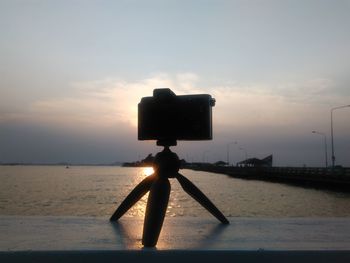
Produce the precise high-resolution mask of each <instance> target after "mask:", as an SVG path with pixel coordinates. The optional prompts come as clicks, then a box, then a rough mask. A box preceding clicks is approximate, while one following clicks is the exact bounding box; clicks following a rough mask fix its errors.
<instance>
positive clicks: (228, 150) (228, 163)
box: [226, 142, 237, 166]
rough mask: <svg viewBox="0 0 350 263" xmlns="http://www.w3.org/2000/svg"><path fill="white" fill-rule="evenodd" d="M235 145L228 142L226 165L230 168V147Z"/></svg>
mask: <svg viewBox="0 0 350 263" xmlns="http://www.w3.org/2000/svg"><path fill="white" fill-rule="evenodd" d="M231 144H237V142H229V143H228V144H227V145H226V146H227V165H228V166H230V145H231Z"/></svg>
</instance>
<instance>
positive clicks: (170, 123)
mask: <svg viewBox="0 0 350 263" xmlns="http://www.w3.org/2000/svg"><path fill="white" fill-rule="evenodd" d="M214 105H215V99H213V98H212V97H211V96H210V95H208V94H195V95H180V96H177V95H175V93H174V92H172V91H171V90H170V89H155V90H153V96H152V97H143V98H142V99H141V102H140V103H139V104H138V139H139V140H158V141H164V140H172V141H176V140H194V141H196V140H211V139H212V137H213V134H212V107H213V106H214Z"/></svg>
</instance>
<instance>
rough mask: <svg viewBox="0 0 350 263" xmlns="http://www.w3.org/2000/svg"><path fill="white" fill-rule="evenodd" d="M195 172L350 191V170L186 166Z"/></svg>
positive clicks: (341, 168)
mask: <svg viewBox="0 0 350 263" xmlns="http://www.w3.org/2000/svg"><path fill="white" fill-rule="evenodd" d="M184 168H186V169H192V170H196V171H204V172H212V173H219V174H225V175H228V176H231V177H235V178H242V179H248V180H265V181H272V182H284V183H292V184H297V185H305V186H315V187H321V188H332V189H339V190H344V191H350V168H343V167H336V168H334V169H332V168H317V167H237V166H217V165H213V164H197V165H186V166H185V167H184Z"/></svg>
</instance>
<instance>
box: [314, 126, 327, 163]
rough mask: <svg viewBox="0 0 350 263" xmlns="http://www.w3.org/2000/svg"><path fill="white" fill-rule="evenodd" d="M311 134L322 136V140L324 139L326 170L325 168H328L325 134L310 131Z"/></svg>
mask: <svg viewBox="0 0 350 263" xmlns="http://www.w3.org/2000/svg"><path fill="white" fill-rule="evenodd" d="M312 133H315V134H318V135H321V136H323V138H324V153H325V165H326V168H327V167H328V154H327V136H326V134H324V133H322V132H318V131H312Z"/></svg>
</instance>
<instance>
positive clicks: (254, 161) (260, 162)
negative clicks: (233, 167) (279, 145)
mask: <svg viewBox="0 0 350 263" xmlns="http://www.w3.org/2000/svg"><path fill="white" fill-rule="evenodd" d="M272 160H273V157H272V154H271V155H269V156H267V157H265V158H263V159H258V158H248V159H246V160H243V161H241V162H238V163H237V166H244V167H272Z"/></svg>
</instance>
